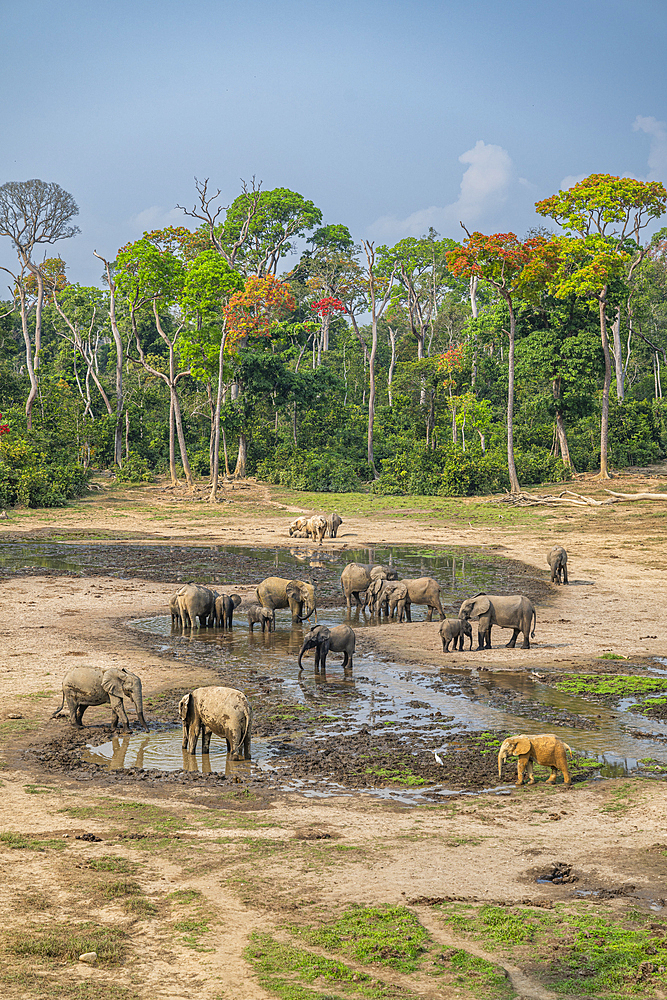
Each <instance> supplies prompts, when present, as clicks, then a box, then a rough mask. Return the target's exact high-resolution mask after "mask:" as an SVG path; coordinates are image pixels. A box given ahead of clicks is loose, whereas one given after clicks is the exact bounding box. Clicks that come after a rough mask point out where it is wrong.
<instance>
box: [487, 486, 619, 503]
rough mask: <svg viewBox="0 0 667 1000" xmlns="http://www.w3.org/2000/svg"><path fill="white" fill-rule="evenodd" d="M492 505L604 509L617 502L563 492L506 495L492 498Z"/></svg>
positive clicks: (609, 498)
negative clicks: (571, 506) (554, 493)
mask: <svg viewBox="0 0 667 1000" xmlns="http://www.w3.org/2000/svg"><path fill="white" fill-rule="evenodd" d="M491 502H492V503H507V504H510V505H511V506H512V507H539V506H547V507H548V506H551V505H556V504H562V503H566V504H571V505H573V506H575V507H606V506H608V505H609V504H612V503H618V502H619V501H618V500H616V499H614V498H612V497H607V498H606V499H605V500H595V499H594V498H593V497H587V496H584V495H583V493H573V492H572V490H563V492H562V493H559V494H558V495H557V496H555V495H546V496H543V497H539V496H534V495H533V494H532V493H506V494H505V496H502V497H494V499H493V500H492V501H491Z"/></svg>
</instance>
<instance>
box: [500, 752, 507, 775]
mask: <svg viewBox="0 0 667 1000" xmlns="http://www.w3.org/2000/svg"><path fill="white" fill-rule="evenodd" d="M506 757H507V754H506V753H505V752H504V750H501V751H500V753H499V754H498V777H499V778H502V776H503V764H504V763H505V759H506Z"/></svg>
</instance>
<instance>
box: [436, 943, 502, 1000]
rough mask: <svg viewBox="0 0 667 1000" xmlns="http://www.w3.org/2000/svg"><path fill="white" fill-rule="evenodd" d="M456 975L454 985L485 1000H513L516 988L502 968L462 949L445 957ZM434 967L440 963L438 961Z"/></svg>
mask: <svg viewBox="0 0 667 1000" xmlns="http://www.w3.org/2000/svg"><path fill="white" fill-rule="evenodd" d="M443 958H445V959H446V961H447V963H448V965H449V967H450V969H451V971H452V972H453V973H454V977H453V984H452V985H455V986H458V987H459V989H465V990H466V992H469V993H472V994H473V996H476V997H480V998H482V997H483V998H484V1000H512V998H513V997H515V996H516V993H515V991H514V987H513V986H512V984H511V982H510V981H509V980H508V978H507V974H506V972H505V970H504V969H503V967H502V966H500V965H496V964H495V963H494V962H488V961H487V960H486V959H484V958H478V957H477V956H476V955H471V954H470V953H469V952H467V951H463V950H462V949H456V950H454V951H453V952H449V953H446V954H445V955H443ZM433 964H434V966H436V967H437V966H438V965H439V964H440V963H439V962H438V961H437V960H436V961H435V962H434V963H433Z"/></svg>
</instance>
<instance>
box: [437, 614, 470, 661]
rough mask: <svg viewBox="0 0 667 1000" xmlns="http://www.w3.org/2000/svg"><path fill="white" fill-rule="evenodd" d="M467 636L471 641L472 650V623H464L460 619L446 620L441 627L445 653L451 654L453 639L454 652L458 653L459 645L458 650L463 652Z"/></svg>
mask: <svg viewBox="0 0 667 1000" xmlns="http://www.w3.org/2000/svg"><path fill="white" fill-rule="evenodd" d="M466 636H468V638H469V639H470V649H472V628H471V627H470V622H464V621H462V620H460V619H458V618H454V619H451V618H450V619H445V621H444V622H442V624H441V625H440V637H441V639H442V651H443V653H448V652H449V644H450V642H451V641H452V639H453V640H454V645H453V646H452V650H453V651H454V652H455V651H456V648H457V643H458V648H459V649H460V650H463V643H464V641H465V637H466Z"/></svg>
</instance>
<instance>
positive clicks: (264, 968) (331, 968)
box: [245, 932, 415, 1000]
mask: <svg viewBox="0 0 667 1000" xmlns="http://www.w3.org/2000/svg"><path fill="white" fill-rule="evenodd" d="M245 957H246V959H247V960H248V961H249V962H250V964H251V965H252V966H253V968H254V970H255V974H256V976H257V978H258V980H259V983H260V985H261V986H263V987H264V989H266V990H269V991H270V992H271V993H273V994H275V995H276V996H278V997H279V998H280V1000H339V998H340V996H341V994H342V995H343V996H363V997H367V998H369V1000H382V998H385V997H391V998H396V997H399V996H405V997H410V996H414V995H415V994H414V993H412V992H411V991H410V990H407V989H405V988H404V987H401V988H400V989H397V988H396V987H395V986H393V985H390V984H388V983H384V982H382V981H381V980H377V979H374V978H373V977H372V976H370V975H368V974H367V973H364V972H355V971H354V970H353V969H350V968H349V967H348V966H347V965H345V964H344V963H343V962H341V961H339V960H337V959H333V958H325V957H322V956H320V955H313V954H312V953H311V952H309V951H306V950H305V949H303V948H297V947H295V946H294V945H292V944H283V943H281V942H279V941H276V940H275V938H273V937H272V936H271V935H270V934H262V933H257V932H255V933H254V934H252V935H251V938H250V944H249V946H248V947H247V948H246V951H245ZM304 983H317V986H318V987H319V989H317V990H311V989H308V987H307V986H305V985H302V984H304ZM332 988H334V989H335V990H336V992H335V993H332V992H331V989H332ZM324 990H326V992H323V991H324ZM339 991H340V992H339Z"/></svg>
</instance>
